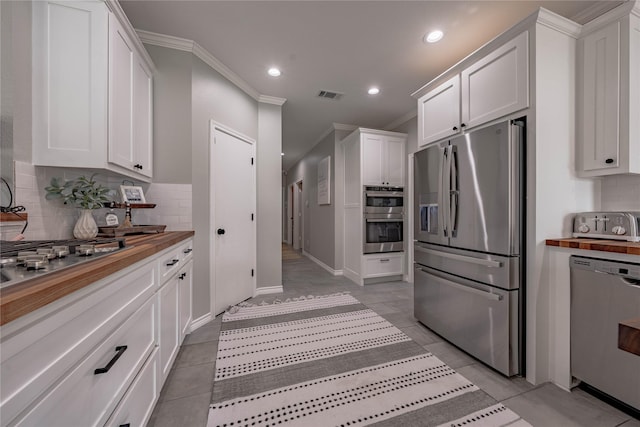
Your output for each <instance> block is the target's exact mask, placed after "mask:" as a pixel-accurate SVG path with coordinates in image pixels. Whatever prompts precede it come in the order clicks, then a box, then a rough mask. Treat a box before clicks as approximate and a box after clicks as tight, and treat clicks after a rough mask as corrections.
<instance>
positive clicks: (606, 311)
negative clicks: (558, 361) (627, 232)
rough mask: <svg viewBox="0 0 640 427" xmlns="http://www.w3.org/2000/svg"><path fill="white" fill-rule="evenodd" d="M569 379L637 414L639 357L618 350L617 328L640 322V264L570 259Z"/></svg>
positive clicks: (639, 403) (639, 391) (639, 400)
mask: <svg viewBox="0 0 640 427" xmlns="http://www.w3.org/2000/svg"><path fill="white" fill-rule="evenodd" d="M570 267H571V374H572V375H573V376H574V377H575V378H577V379H579V380H581V381H583V382H585V383H587V384H588V385H589V386H591V387H594V388H596V389H597V390H600V391H601V392H604V393H606V394H608V395H609V396H611V397H613V398H615V399H617V400H619V401H621V402H623V403H625V404H627V405H630V406H631V407H633V408H635V409H636V410H640V356H638V355H635V354H632V353H629V352H626V351H624V350H620V349H619V348H618V323H619V322H620V321H623V320H629V319H632V318H636V317H640V264H632V263H626V262H616V261H609V260H602V259H595V258H586V257H579V256H572V257H571V260H570Z"/></svg>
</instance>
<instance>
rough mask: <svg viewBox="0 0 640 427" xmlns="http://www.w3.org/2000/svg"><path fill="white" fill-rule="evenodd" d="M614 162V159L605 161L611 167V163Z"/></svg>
mask: <svg viewBox="0 0 640 427" xmlns="http://www.w3.org/2000/svg"><path fill="white" fill-rule="evenodd" d="M613 161H614V160H613V159H607V160H605V161H604V162H605V163H606V164H608V165H610V164H611V163H613Z"/></svg>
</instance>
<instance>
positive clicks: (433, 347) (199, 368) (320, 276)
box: [148, 248, 640, 427]
mask: <svg viewBox="0 0 640 427" xmlns="http://www.w3.org/2000/svg"><path fill="white" fill-rule="evenodd" d="M285 249H286V250H290V249H289V248H285ZM292 252H293V251H292ZM283 255H284V254H283ZM282 276H283V287H284V293H283V294H274V295H265V296H259V297H256V298H252V299H250V300H249V302H254V303H258V304H259V303H260V302H262V301H266V302H268V303H271V302H273V301H275V300H281V301H284V300H286V299H287V298H294V297H299V296H301V295H305V296H306V295H327V294H331V293H335V292H350V293H351V295H353V296H354V297H355V298H357V299H358V300H359V301H360V302H362V303H363V304H365V305H366V306H368V307H369V308H371V309H372V310H374V311H375V312H376V313H378V314H379V315H381V316H382V317H384V318H386V319H387V320H388V321H390V322H391V323H393V324H394V325H395V326H396V327H397V328H399V329H401V330H402V331H403V332H404V333H405V334H407V335H408V336H409V337H411V338H412V339H413V340H414V341H415V342H416V343H418V344H419V345H421V346H422V347H424V348H425V349H426V350H427V351H429V352H431V353H433V354H434V355H435V356H437V357H438V358H439V359H441V360H442V361H444V362H445V363H447V364H448V365H449V366H450V367H452V368H453V369H455V370H456V371H457V372H459V373H460V374H462V375H463V376H465V377H466V378H467V379H469V380H470V381H472V382H473V383H474V384H476V385H477V386H478V387H480V388H481V389H483V390H484V391H485V392H487V393H488V394H489V395H491V396H492V397H493V398H494V399H496V400H497V401H499V402H501V403H502V404H503V405H505V406H506V407H508V408H510V409H512V410H514V411H516V412H517V413H518V414H520V415H521V416H522V417H523V418H524V419H525V420H527V421H528V422H529V423H531V424H532V425H534V426H552V425H553V426H576V427H578V426H593V427H616V426H623V427H640V421H638V420H635V419H633V418H631V417H630V416H628V415H626V414H624V413H623V412H620V411H618V410H617V409H615V408H613V407H611V406H609V405H607V404H606V403H604V402H602V401H600V400H598V399H596V398H594V397H593V396H591V395H589V394H587V393H585V392H584V391H582V390H579V389H575V390H574V391H572V392H571V393H567V392H565V391H563V390H561V389H560V388H558V387H556V386H555V385H552V384H549V383H545V384H541V385H539V386H533V385H531V384H529V383H528V382H527V381H526V380H524V379H523V378H520V377H515V378H512V379H508V378H505V377H503V376H502V375H500V374H498V373H496V372H495V371H493V370H491V369H489V368H487V367H486V366H485V365H483V364H482V363H480V362H478V361H477V360H475V359H473V358H472V357H470V356H468V355H467V354H466V353H464V352H462V351H460V350H458V349H457V348H456V347H454V346H452V345H451V344H449V343H447V342H445V341H444V340H443V339H442V338H441V337H439V336H438V335H436V334H434V333H433V332H431V331H430V330H428V329H427V328H425V327H424V326H422V325H421V324H419V323H418V322H417V321H416V320H415V319H414V318H413V286H412V285H411V284H409V283H406V282H389V283H379V284H375V285H367V286H364V287H361V286H358V285H356V284H354V283H353V282H351V281H350V280H348V279H347V278H345V277H340V276H337V277H335V276H331V275H330V274H329V273H327V272H326V271H325V270H324V269H322V268H321V267H319V266H318V265H316V264H315V263H313V262H311V261H310V260H309V259H307V258H306V257H304V256H299V257H297V258H296V259H289V260H285V258H284V256H283V263H282ZM221 317H222V316H218V317H217V318H216V319H215V320H214V321H212V322H211V323H209V324H207V325H205V326H203V327H201V328H199V329H198V330H196V331H194V332H193V333H191V334H190V335H188V336H187V337H186V338H185V341H184V344H183V346H182V348H181V349H180V353H179V354H178V357H177V359H176V362H175V364H174V366H173V368H172V370H171V372H170V374H169V377H168V379H167V382H166V384H165V386H164V388H163V390H162V393H161V395H160V398H159V400H158V403H157V405H156V408H155V410H154V413H153V415H152V416H151V419H150V421H149V424H148V425H149V426H155V427H174V426H186V427H191V426H205V425H206V422H207V414H208V410H209V402H210V399H211V389H212V385H213V374H214V370H215V359H216V351H217V341H218V334H219V331H220V324H221Z"/></svg>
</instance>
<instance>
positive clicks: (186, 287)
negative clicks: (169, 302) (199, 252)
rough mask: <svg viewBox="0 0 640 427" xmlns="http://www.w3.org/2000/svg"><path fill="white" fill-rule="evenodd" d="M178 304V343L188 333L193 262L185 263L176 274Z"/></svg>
mask: <svg viewBox="0 0 640 427" xmlns="http://www.w3.org/2000/svg"><path fill="white" fill-rule="evenodd" d="M178 280H179V282H178V302H179V305H180V307H179V308H180V310H179V313H180V315H179V317H180V320H179V322H178V324H179V330H180V343H182V340H184V337H185V336H186V335H187V334H188V333H189V327H190V325H191V318H192V316H191V290H192V288H193V261H189V262H187V264H186V265H185V266H184V267H183V268H182V270H180V273H178Z"/></svg>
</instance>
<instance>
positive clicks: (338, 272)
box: [302, 249, 344, 276]
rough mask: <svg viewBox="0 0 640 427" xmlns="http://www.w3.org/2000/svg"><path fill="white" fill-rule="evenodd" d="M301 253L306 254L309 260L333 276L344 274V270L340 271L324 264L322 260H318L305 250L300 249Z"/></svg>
mask: <svg viewBox="0 0 640 427" xmlns="http://www.w3.org/2000/svg"><path fill="white" fill-rule="evenodd" d="M302 255H304V256H306V257H307V258H309V259H310V260H311V261H313V262H315V263H316V264H318V265H319V266H320V267H322V268H324V269H325V270H327V271H328V272H329V273H331V274H332V275H334V276H343V275H344V271H342V270H334V269H333V268H331V267H329V266H328V265H327V264H325V263H324V262H322V261H320V260H319V259H318V258H316V257H314V256H313V255H311V254H310V253H309V252H307V251H305V250H304V249H303V250H302Z"/></svg>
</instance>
